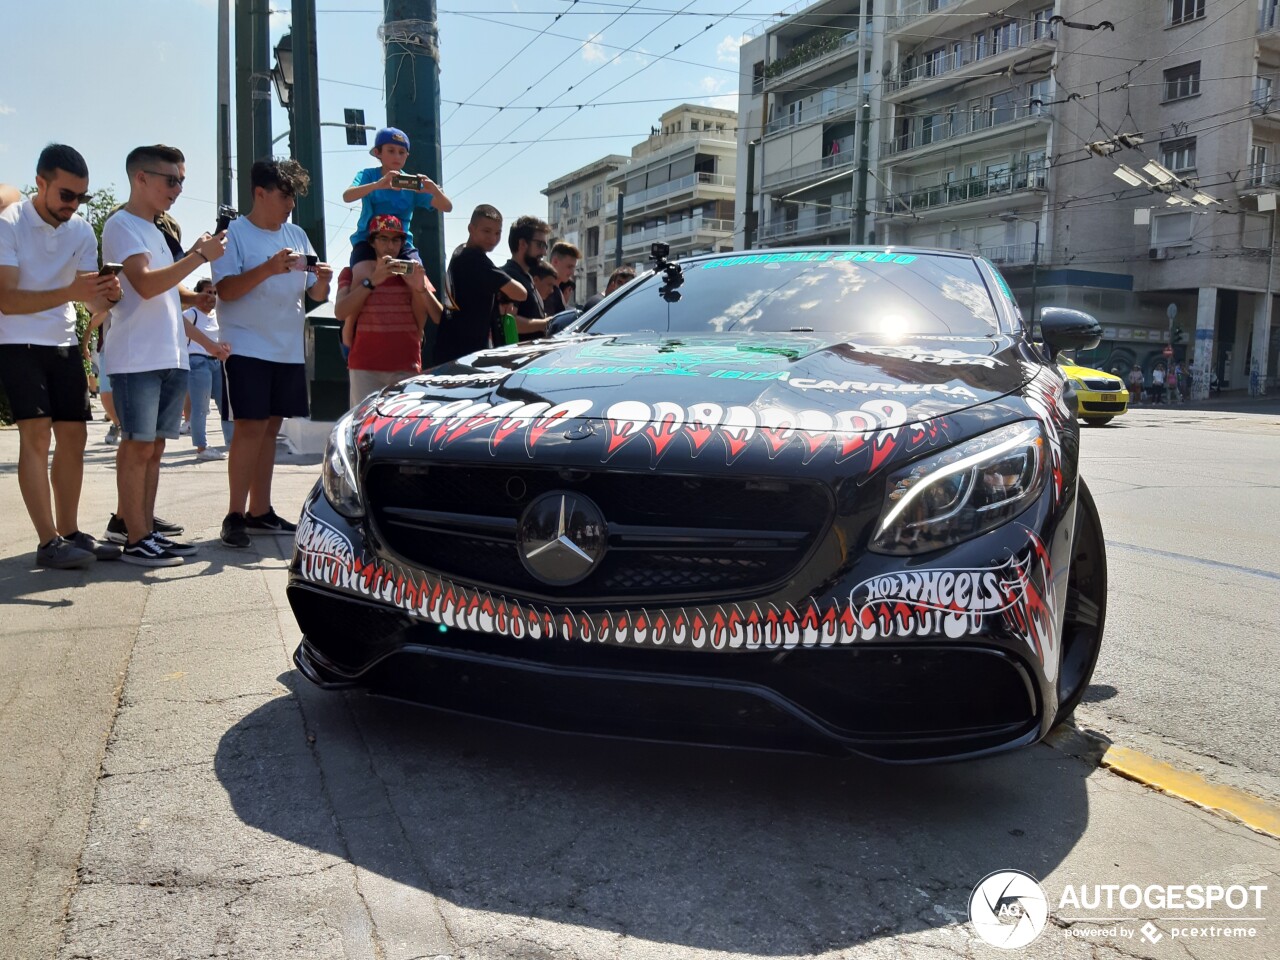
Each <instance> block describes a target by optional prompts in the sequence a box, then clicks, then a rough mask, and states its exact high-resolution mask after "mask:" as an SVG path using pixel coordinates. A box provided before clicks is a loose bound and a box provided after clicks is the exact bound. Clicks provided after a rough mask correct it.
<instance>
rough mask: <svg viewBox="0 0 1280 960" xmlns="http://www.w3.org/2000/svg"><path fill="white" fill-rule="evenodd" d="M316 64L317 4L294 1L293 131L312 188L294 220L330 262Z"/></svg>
mask: <svg viewBox="0 0 1280 960" xmlns="http://www.w3.org/2000/svg"><path fill="white" fill-rule="evenodd" d="M317 73H318V69H317V62H316V2H315V0H293V96H292V98H291V99H290V104H291V106H290V110H289V118H290V127H291V129H292V130H293V147H294V151H295V152H294V159H296V160H297V161H298V162H299V163H300V164H302V165H303V166H304V167H306V168H307V173H309V174H311V188H310V189H309V190H308V191H307V195H306V196H305V197H299V198H298V205H297V206H296V207H294V210H293V220H294V223H296V224H297V225H298V226H300V227H301V228H302V229H303V230H305V231H306V234H307V236H308V237H309V238H310V240H311V246H313V247H315V250H316V253H317V254H318V255H319V257H320V259H321V260H322V261H323V260H326V259H327V257H326V254H325V231H324V170H323V164H322V162H321V153H320V84H319V80H318V79H317Z"/></svg>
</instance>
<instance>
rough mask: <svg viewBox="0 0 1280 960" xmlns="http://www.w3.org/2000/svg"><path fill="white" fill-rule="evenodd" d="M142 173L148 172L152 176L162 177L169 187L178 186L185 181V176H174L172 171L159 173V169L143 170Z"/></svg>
mask: <svg viewBox="0 0 1280 960" xmlns="http://www.w3.org/2000/svg"><path fill="white" fill-rule="evenodd" d="M142 172H143V173H147V174H150V175H151V176H153V177H163V178H164V181H165V183H167V184H168V185H169V189H170V190H172V189H173V188H174V187H180V186H182V184H183V183H184V182H185V181H186V179H187V178H186V177H176V176H174V175H173V174H172V173H161V172H160V171H159V170H143V171H142Z"/></svg>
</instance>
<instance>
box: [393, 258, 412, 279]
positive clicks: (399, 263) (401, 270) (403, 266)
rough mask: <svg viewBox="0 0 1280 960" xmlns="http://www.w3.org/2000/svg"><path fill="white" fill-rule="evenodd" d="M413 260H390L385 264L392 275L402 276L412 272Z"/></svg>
mask: <svg viewBox="0 0 1280 960" xmlns="http://www.w3.org/2000/svg"><path fill="white" fill-rule="evenodd" d="M413 267H414V261H412V260H392V261H390V262H389V263H388V264H387V271H388V272H389V273H391V274H392V275H394V276H397V277H404V276H408V275H409V274H411V273H413Z"/></svg>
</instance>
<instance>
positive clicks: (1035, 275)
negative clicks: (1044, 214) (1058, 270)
mask: <svg viewBox="0 0 1280 960" xmlns="http://www.w3.org/2000/svg"><path fill="white" fill-rule="evenodd" d="M1000 219H1001V220H1003V221H1004V222H1005V223H1014V222H1015V221H1017V222H1021V223H1029V224H1031V225H1032V226H1034V227H1035V228H1036V237H1035V240H1034V241H1033V242H1032V244H1031V322H1032V323H1035V322H1036V293H1037V291H1038V288H1039V284H1040V218H1039V217H1036V218H1035V219H1034V220H1028V219H1027V218H1026V217H1020V216H1018V215H1017V214H1016V213H1002V214H1001V215H1000Z"/></svg>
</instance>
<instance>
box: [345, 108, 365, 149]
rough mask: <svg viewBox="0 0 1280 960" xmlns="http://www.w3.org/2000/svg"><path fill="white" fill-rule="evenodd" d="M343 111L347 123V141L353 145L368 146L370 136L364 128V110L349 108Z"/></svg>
mask: <svg viewBox="0 0 1280 960" xmlns="http://www.w3.org/2000/svg"><path fill="white" fill-rule="evenodd" d="M342 113H343V122H344V123H346V125H347V143H348V144H350V145H352V146H361V147H363V146H367V145H368V143H369V137H368V135H367V134H366V133H365V129H364V111H363V110H352V109H350V108H348V109H345V110H343V111H342Z"/></svg>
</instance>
